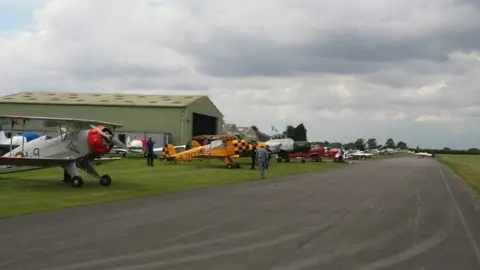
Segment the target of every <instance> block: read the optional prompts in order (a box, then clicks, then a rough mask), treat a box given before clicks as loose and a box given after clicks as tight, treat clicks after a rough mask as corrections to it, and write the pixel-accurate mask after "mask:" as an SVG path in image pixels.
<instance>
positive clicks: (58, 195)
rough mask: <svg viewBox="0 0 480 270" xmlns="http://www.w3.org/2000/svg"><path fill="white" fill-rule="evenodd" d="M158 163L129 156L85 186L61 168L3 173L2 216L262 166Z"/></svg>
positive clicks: (295, 165)
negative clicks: (106, 179) (70, 180)
mask: <svg viewBox="0 0 480 270" xmlns="http://www.w3.org/2000/svg"><path fill="white" fill-rule="evenodd" d="M155 162H156V164H155V167H153V168H151V167H147V166H146V162H145V160H144V159H142V158H125V159H123V160H120V161H115V162H111V163H107V164H103V165H101V166H99V167H98V170H99V172H100V173H101V174H109V175H110V176H111V177H112V178H113V181H112V186H110V187H101V186H100V185H99V183H98V181H97V180H96V179H94V178H92V177H89V176H85V175H82V176H83V178H84V181H85V185H84V186H83V188H81V189H77V188H73V187H71V186H70V185H68V184H65V183H62V182H60V180H61V178H62V177H63V171H62V169H60V168H52V169H44V170H38V171H30V172H23V173H16V174H6V175H0V205H1V207H0V217H12V216H17V215H22V214H28V213H35V212H41V211H48V210H55V209H60V208H67V207H73V206H81V205H90V204H95V203H104V202H112V201H118V200H123V199H130V198H135V197H140V196H147V195H156V194H164V193H168V192H173V191H180V190H186V189H193V188H200V187H207V186H214V185H221V184H229V183H238V182H245V181H252V180H257V179H259V176H260V172H259V170H258V168H257V170H251V169H250V166H249V163H248V159H241V160H240V163H241V164H242V168H240V169H226V168H225V166H224V165H223V164H222V163H220V162H219V161H217V160H210V161H208V162H203V163H200V162H188V163H178V164H171V163H164V162H160V161H158V160H156V161H155ZM337 166H342V165H340V164H336V163H331V162H328V163H327V162H322V163H316V162H308V163H305V164H300V163H299V162H292V163H276V162H272V164H271V166H270V168H269V169H268V171H267V177H277V176H282V175H292V174H299V173H306V172H312V171H318V170H323V169H328V168H332V167H337Z"/></svg>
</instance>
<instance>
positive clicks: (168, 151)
mask: <svg viewBox="0 0 480 270" xmlns="http://www.w3.org/2000/svg"><path fill="white" fill-rule="evenodd" d="M202 137H203V136H202ZM208 137H209V138H210V139H211V140H210V141H211V142H210V143H209V144H206V145H200V144H199V143H198V141H196V140H195V139H194V140H192V148H191V149H189V150H185V151H183V152H181V153H176V151H175V149H174V145H173V144H167V145H165V146H164V148H163V152H162V156H163V158H164V159H165V160H167V161H173V162H174V163H177V162H179V161H191V160H193V159H199V160H201V159H210V158H216V159H220V160H221V161H222V162H223V163H224V164H225V165H226V166H227V168H229V169H231V168H240V164H239V163H238V162H234V161H233V158H238V157H239V154H240V153H241V152H243V151H248V150H250V149H251V148H252V147H253V146H252V145H251V144H250V143H248V142H247V141H245V140H238V139H236V138H235V137H232V136H216V135H210V136H208Z"/></svg>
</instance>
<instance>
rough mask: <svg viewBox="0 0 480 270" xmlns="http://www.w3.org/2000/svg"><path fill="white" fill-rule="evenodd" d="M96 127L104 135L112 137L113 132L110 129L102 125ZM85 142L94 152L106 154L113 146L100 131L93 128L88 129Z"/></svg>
mask: <svg viewBox="0 0 480 270" xmlns="http://www.w3.org/2000/svg"><path fill="white" fill-rule="evenodd" d="M97 128H98V129H99V130H101V131H102V132H103V133H105V134H106V135H108V136H111V137H113V133H112V131H111V130H110V129H108V128H106V127H104V126H97ZM87 144H88V147H89V148H90V151H92V152H94V153H96V154H106V153H108V152H110V150H111V149H112V148H113V144H112V143H111V142H110V140H109V139H107V138H105V137H104V136H102V134H101V133H100V132H98V131H97V130H95V129H93V128H92V129H90V130H89V131H88V134H87Z"/></svg>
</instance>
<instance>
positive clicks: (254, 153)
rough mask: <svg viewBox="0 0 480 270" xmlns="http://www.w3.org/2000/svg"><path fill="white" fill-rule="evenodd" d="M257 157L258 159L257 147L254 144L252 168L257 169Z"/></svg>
mask: <svg viewBox="0 0 480 270" xmlns="http://www.w3.org/2000/svg"><path fill="white" fill-rule="evenodd" d="M256 159H257V147H256V146H254V147H253V149H252V170H254V169H255V162H256Z"/></svg>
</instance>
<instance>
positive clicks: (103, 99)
mask: <svg viewBox="0 0 480 270" xmlns="http://www.w3.org/2000/svg"><path fill="white" fill-rule="evenodd" d="M201 98H208V97H207V96H186V95H173V96H172V95H140V94H103V93H102V94H98V93H53V92H21V93H17V94H12V95H8V96H3V97H0V103H13V104H15V103H19V104H25V103H32V104H52V105H53V104H62V105H112V106H151V107H185V106H188V105H189V104H190V103H193V102H195V101H197V100H199V99H201Z"/></svg>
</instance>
